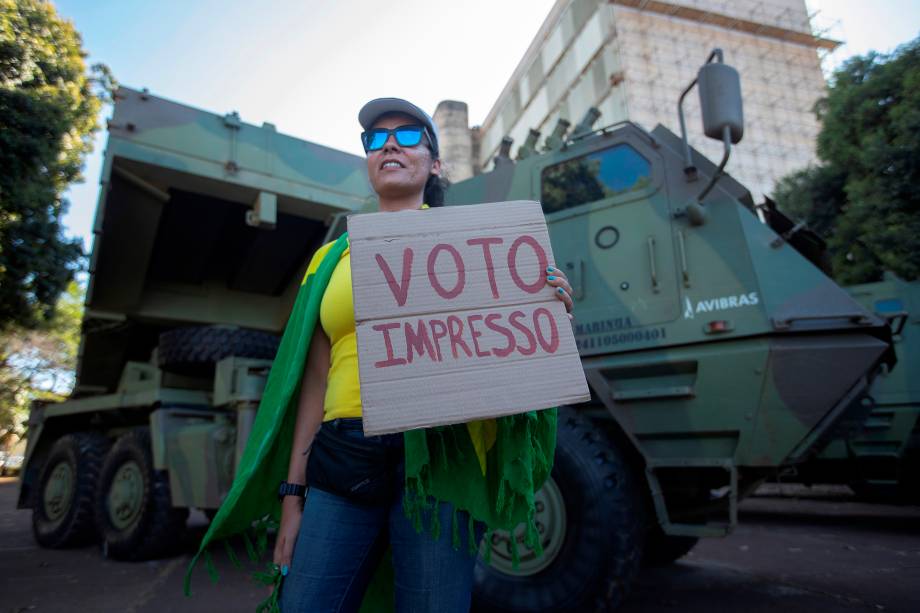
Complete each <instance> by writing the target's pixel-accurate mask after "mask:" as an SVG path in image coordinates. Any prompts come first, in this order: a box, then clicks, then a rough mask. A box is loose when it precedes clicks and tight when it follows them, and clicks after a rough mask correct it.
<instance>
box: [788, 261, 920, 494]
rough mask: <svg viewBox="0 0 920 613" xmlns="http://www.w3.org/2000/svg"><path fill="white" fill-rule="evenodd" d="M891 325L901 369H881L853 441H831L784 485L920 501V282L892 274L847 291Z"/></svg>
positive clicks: (848, 437)
mask: <svg viewBox="0 0 920 613" xmlns="http://www.w3.org/2000/svg"><path fill="white" fill-rule="evenodd" d="M846 289H847V291H849V292H850V294H851V295H852V296H853V297H854V298H855V299H856V300H858V301H859V302H860V303H861V304H862V305H863V306H864V307H866V308H867V309H869V310H871V311H873V312H874V313H875V314H876V315H878V316H879V317H883V318H885V319H887V320H888V321H889V324H890V326H891V328H892V332H893V335H894V336H893V340H894V349H895V352H896V354H897V359H898V367H897V368H895V369H894V370H893V371H890V372H888V371H886V370H883V371H882V373H881V375H880V376H879V377H877V378H876V379H875V382H874V383H873V387H872V390H871V395H872V397H873V398H874V400H875V406H874V408H873V409H872V412H871V413H870V414H869V416H868V417H867V418H866V420H865V421H864V422H863V423H862V424H861V425H860V426H859V428H857V429H856V430H855V431H853V432H851V433H850V434H849V436H846V437H840V438H837V439H835V440H833V441H831V442H830V443H829V444H828V445H827V447H826V448H825V449H824V450H823V451H822V452H821V453H819V454H817V455H816V456H815V457H813V458H812V459H811V460H809V461H808V462H805V463H803V464H801V465H799V466H795V467H792V468H791V469H790V470H789V472H788V473H787V474H783V475H780V476H779V480H781V481H784V482H803V483H809V484H811V483H840V484H846V485H849V486H850V487H851V488H852V489H853V491H854V492H856V494H857V495H858V496H859V497H860V498H863V499H867V500H879V501H880V500H884V501H891V502H917V501H918V500H920V381H918V380H917V379H916V378H915V377H916V374H917V373H918V371H920V334H918V331H917V325H918V323H920V318H918V312H920V281H912V282H907V281H904V280H902V279H900V278H898V277H897V276H896V275H894V274H893V273H890V272H888V273H885V278H884V279H883V280H882V281H879V282H877V283H864V284H860V285H853V286H850V287H847V288H846Z"/></svg>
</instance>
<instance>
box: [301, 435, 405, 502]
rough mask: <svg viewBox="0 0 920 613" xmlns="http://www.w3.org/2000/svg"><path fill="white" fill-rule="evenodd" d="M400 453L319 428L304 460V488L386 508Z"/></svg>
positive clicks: (399, 449) (392, 492)
mask: <svg viewBox="0 0 920 613" xmlns="http://www.w3.org/2000/svg"><path fill="white" fill-rule="evenodd" d="M403 453H404V452H403V449H402V447H387V446H385V445H379V444H378V445H375V444H372V443H368V442H365V441H361V440H358V439H355V438H351V437H349V436H346V435H345V434H343V433H342V432H339V431H338V430H336V429H335V428H330V427H327V426H326V425H325V424H323V426H322V427H321V428H320V429H319V431H318V432H317V433H316V436H315V437H314V439H313V446H312V447H311V450H310V457H309V459H308V460H307V485H309V486H310V487H315V488H316V489H320V490H323V491H325V492H329V493H331V494H336V495H338V496H342V497H344V498H348V499H349V500H351V501H353V502H357V503H361V504H368V505H380V504H387V503H390V502H392V501H393V499H394V498H395V496H396V493H397V477H398V468H399V464H400V462H402V460H403Z"/></svg>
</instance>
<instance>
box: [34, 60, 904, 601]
mask: <svg viewBox="0 0 920 613" xmlns="http://www.w3.org/2000/svg"><path fill="white" fill-rule="evenodd" d="M708 66H709V67H707V68H704V69H703V70H702V71H701V77H700V80H701V91H705V92H706V93H705V94H704V95H703V98H704V100H703V102H704V104H703V107H704V109H706V110H707V113H709V114H710V115H711V116H710V117H708V118H707V122H706V125H705V131H706V133H707V134H709V135H711V136H712V135H714V136H719V137H720V138H721V139H723V140H724V142H725V143H726V153H727V152H728V150H729V147H730V145H731V144H734V143H736V142H738V140H739V139H740V137H741V131H742V122H741V109H740V94H738V93H737V92H735V94H733V95H729V96H727V97H725V96H722V97H718V96H715V97H714V96H713V93H714V92H715V93H718V92H719V91H722V90H726V91H729V92H731V91H735V90H737V74H736V73H734V71H732V70H731V69H730V68H728V67H727V66H724V65H722V64H721V63H713V64H709V65H708ZM726 69H727V70H726ZM733 73H734V74H733ZM732 79H734V89H732ZM688 91H689V90H688ZM712 100H715V102H707V101H712ZM591 123H592V122H591V120H590V119H589V120H586V121H584V122H582V124H580V125H579V126H577V127H576V128H575V130H574V131H573V132H572V133H571V134H566V133H565V132H566V129H565V126H564V125H563V126H562V128H561V129H559V130H557V132H556V134H554V135H553V137H551V138H550V139H548V141H547V143H546V149H545V150H543V151H541V152H540V153H537V152H536V151H535V144H536V143H535V139H534V142H531V143H529V144H528V146H525V147H524V148H523V149H522V151H520V152H519V155H518V157H519V158H520V159H519V160H518V161H517V162H516V163H515V162H512V161H511V159H510V157H508V156H504V157H502V158H500V159H499V160H497V165H496V166H497V167H496V169H495V170H494V171H492V172H490V173H487V174H483V175H479V176H477V177H474V178H472V179H470V180H468V181H465V182H462V183H458V184H457V185H455V186H454V187H453V188H452V190H451V191H450V192H449V196H448V197H449V198H450V199H451V203H452V204H465V203H472V202H485V201H501V200H513V199H522V198H523V199H538V200H541V201H542V202H543V206H544V208H545V211H546V214H547V221H548V223H549V227H550V235H551V239H552V241H553V246H554V251H555V253H556V256H557V258H558V259H557V262H556V263H557V265H558V266H560V267H561V268H564V270H565V271H566V273H567V274H568V276H569V279H570V280H571V282H572V285H573V288H574V292H575V296H574V297H575V300H576V315H577V317H576V320H575V323H574V325H575V334H576V338H577V341H578V346H579V348H580V351H581V354H582V357H583V364H584V367H585V371H586V373H587V375H588V381H589V383H590V385H591V388H592V395H593V398H592V402H590V403H588V404H586V405H581V406H578V407H568V408H565V409H563V410H562V412H561V413H560V415H561V419H560V427H559V434H558V436H559V439H558V441H559V445H558V451H557V455H556V462H555V468H554V472H553V477H552V479H551V480H550V481H549V482H548V483H547V484H546V486H545V487H544V488H543V490H542V491H541V492H540V494H539V496H538V501H537V513H538V517H537V519H538V522H539V524H540V530H541V531H542V533H543V545H544V547H543V548H544V553H543V554H542V555H541V556H536V555H534V554H533V553H532V552H529V551H527V550H526V549H524V547H523V545H522V544H521V540H522V538H521V535H518V534H512V535H509V534H504V535H501V534H499V535H496V537H495V539H494V540H493V541H492V542H491V543H488V544H485V546H488V547H490V548H491V550H492V555H491V559H492V564H491V566H486V565H484V564H483V565H481V566H480V567H479V568H478V569H477V588H476V594H475V601H476V607H478V608H480V609H492V610H528V611H531V610H553V609H555V610H559V609H565V610H581V609H584V608H598V607H601V608H609V607H614V606H616V605H617V604H619V602H621V601H622V599H623V598H624V597H625V595H626V594H627V592H628V590H629V586H630V584H631V582H632V580H633V578H634V577H635V575H636V574H637V572H638V571H639V568H640V565H641V563H642V561H643V559H644V560H646V561H664V560H668V559H675V558H676V557H679V556H680V555H682V553H685V552H686V551H688V550H689V548H690V547H692V545H693V544H694V543H695V542H696V539H698V538H699V537H702V536H721V535H724V534H726V533H728V532H729V531H730V530H731V529H732V527H733V526H734V525H735V524H736V522H737V505H738V500H739V499H740V498H741V497H742V496H743V495H744V494H746V493H747V492H749V491H750V490H751V489H752V488H754V487H756V485H757V484H758V483H760V482H761V481H762V480H763V479H765V478H766V477H768V476H770V475H772V474H775V473H776V472H777V471H778V470H781V469H784V468H786V467H789V466H793V465H796V464H798V463H800V462H802V461H804V460H805V459H807V458H808V457H810V456H811V455H813V454H815V453H817V452H819V451H820V450H821V449H822V447H823V445H824V444H826V442H827V441H830V440H831V439H833V438H835V437H836V436H838V434H839V431H840V430H841V429H842V428H846V427H847V426H848V425H849V424H853V423H857V424H858V423H861V422H862V420H863V419H864V418H865V416H866V414H867V413H868V411H870V410H871V409H872V400H871V398H870V397H869V396H868V395H867V393H866V392H867V390H868V387H869V384H870V382H871V380H872V379H873V377H874V376H875V374H876V372H878V371H879V370H881V369H883V368H884V367H885V365H886V364H888V365H892V364H893V363H894V360H893V354H892V352H891V351H890V345H889V340H890V334H889V329H888V327H887V326H886V324H885V321H884V319H882V318H880V317H877V316H875V315H873V314H872V313H871V312H869V311H867V310H865V309H864V308H863V307H861V306H860V305H859V304H858V303H857V302H855V301H854V300H852V299H851V298H850V297H849V296H848V295H847V294H846V293H845V292H844V291H842V290H841V289H840V288H839V287H838V286H836V285H835V284H834V283H833V282H832V281H831V280H830V279H829V278H828V277H827V276H826V275H824V274H823V273H822V272H821V271H820V270H819V269H818V268H816V267H815V266H813V265H812V264H811V263H809V262H808V261H807V260H806V259H805V258H804V257H803V256H801V255H800V254H799V253H798V251H796V249H794V248H793V247H792V246H790V244H789V240H791V239H794V238H796V237H795V233H789V232H787V231H786V230H785V229H781V230H780V231H779V233H777V232H775V231H774V230H773V229H771V228H770V227H769V226H768V225H765V224H763V223H762V222H761V221H760V220H759V219H758V217H757V215H756V214H755V207H754V203H753V201H752V199H751V196H750V194H749V193H748V191H747V190H746V189H745V188H744V187H743V186H741V185H740V184H738V183H737V182H736V181H735V180H733V179H732V178H731V177H730V176H728V175H726V174H722V173H721V168H723V167H724V163H725V161H727V155H726V158H725V159H724V160H723V161H722V164H721V165H720V167H716V166H715V165H714V164H712V163H711V162H709V161H708V160H706V159H705V158H703V157H702V156H701V155H700V154H698V153H697V152H696V151H693V150H692V149H691V148H690V147H688V146H687V145H686V141H685V140H682V139H681V138H680V137H678V136H676V135H674V134H672V133H671V132H669V131H668V130H666V129H665V128H663V127H660V126H659V127H658V128H656V129H655V130H654V131H652V132H651V133H649V132H646V131H645V130H643V129H642V128H640V127H639V126H636V125H633V124H630V123H624V124H620V125H615V126H608V127H606V128H602V129H599V130H594V129H592V127H591ZM109 132H110V137H109V144H108V147H107V150H106V156H105V165H104V169H103V176H102V183H103V188H104V189H103V190H102V192H101V195H100V202H99V207H98V213H97V221H96V227H95V232H96V241H95V245H94V249H93V256H92V263H91V271H90V272H91V281H90V286H89V292H88V296H87V311H86V314H85V318H84V330H83V332H84V336H83V342H82V346H81V353H80V358H79V366H78V372H77V387H76V389H75V390H74V393H73V396H72V398H71V399H69V400H68V401H67V402H64V403H61V404H56V405H46V406H37V407H35V409H34V410H33V412H32V415H31V418H30V438H29V448H28V451H27V458H26V463H25V467H24V471H23V482H22V487H21V491H20V496H19V506H20V507H31V508H32V509H33V526H34V532H35V536H36V539H37V540H38V542H39V543H41V544H42V545H44V546H49V547H60V546H66V545H69V544H74V543H79V542H84V541H86V540H91V539H93V538H97V537H98V536H101V538H102V541H103V543H104V548H105V550H106V551H107V553H108V555H110V556H113V557H118V558H130V559H136V558H143V557H150V556H155V555H161V554H163V553H165V552H167V551H169V549H170V545H171V543H173V542H175V540H176V533H178V531H179V528H181V526H182V525H183V522H184V520H185V516H186V514H187V511H188V509H189V508H191V507H197V508H201V509H205V510H208V509H215V508H216V507H217V506H218V505H219V503H220V500H221V498H222V496H223V495H224V494H225V493H226V492H227V490H228V488H229V485H230V482H231V480H232V477H233V472H234V469H235V465H236V458H238V457H239V454H240V451H241V449H242V446H243V445H244V443H245V440H246V436H247V433H248V430H249V427H250V424H251V423H252V419H253V414H254V412H255V410H256V407H257V405H258V399H259V397H260V394H261V389H262V385H263V384H264V379H265V375H266V372H267V369H268V368H269V365H270V359H271V357H272V355H273V351H274V348H275V343H276V342H277V340H276V338H277V337H276V336H275V335H276V334H277V333H279V332H280V331H281V330H282V329H283V326H284V323H285V319H286V317H287V315H288V313H289V311H290V308H291V305H292V303H293V299H294V292H295V290H296V289H297V284H298V283H299V281H300V279H301V276H302V273H303V271H304V268H305V266H306V263H307V260H308V258H309V255H310V254H311V252H312V251H313V249H315V248H316V247H317V246H318V245H319V244H321V243H322V242H324V241H325V240H328V239H329V238H330V237H332V236H335V235H336V234H337V233H338V232H340V231H341V230H342V224H341V219H342V216H341V215H339V217H338V219H339V222H337V223H332V224H331V225H328V222H329V221H330V220H331V219H332V218H333V217H334V216H335V215H337V214H341V213H343V212H349V211H357V210H363V209H364V208H366V207H367V206H369V205H371V204H372V201H371V200H370V189H369V187H368V185H367V183H366V179H365V171H364V161H363V160H362V159H361V158H358V157H355V156H351V155H347V154H345V153H341V152H338V151H334V150H330V149H327V148H324V147H320V146H317V145H314V144H311V143H307V142H303V141H298V140H295V139H292V138H289V137H286V136H282V135H279V134H277V132H276V131H275V130H274V129H273V127H272V126H270V125H267V124H266V125H264V126H262V127H256V126H250V125H246V124H243V123H241V122H240V120H239V118H238V117H237V116H235V115H233V114H231V115H226V116H217V115H211V114H208V113H204V112H201V111H197V110H194V109H190V108H188V107H184V106H181V105H178V104H175V103H171V102H167V101H165V100H162V99H158V98H155V97H153V96H150V95H149V94H147V93H146V92H138V91H133V90H128V89H122V90H120V91H119V94H118V100H117V101H116V105H115V113H114V117H113V119H112V121H111V123H110V125H109ZM776 227H779V226H776ZM514 548H516V549H517V551H518V553H519V554H520V557H521V563H520V565H514V564H513V563H512V561H511V560H512V558H513V554H512V552H513V550H514Z"/></svg>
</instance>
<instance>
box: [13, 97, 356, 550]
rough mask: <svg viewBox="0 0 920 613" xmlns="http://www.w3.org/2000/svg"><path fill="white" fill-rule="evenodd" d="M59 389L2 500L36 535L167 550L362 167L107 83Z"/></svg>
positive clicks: (238, 439) (257, 389)
mask: <svg viewBox="0 0 920 613" xmlns="http://www.w3.org/2000/svg"><path fill="white" fill-rule="evenodd" d="M108 133H109V138H108V143H107V145H106V151H105V156H104V163H103V169H102V177H101V190H100V196H99V203H98V208H97V213H96V219H95V224H94V228H93V232H94V234H95V241H94V244H93V250H92V255H91V260H90V265H89V272H90V277H89V286H88V289H87V295H86V311H85V314H84V318H83V329H82V340H81V344H80V349H79V357H78V366H77V372H76V386H75V388H74V391H73V394H72V395H71V397H70V398H69V399H68V400H67V401H66V402H63V403H60V404H48V405H41V406H36V407H34V408H33V410H32V411H31V415H30V418H29V444H28V448H27V452H26V462H25V468H24V471H23V474H22V485H21V489H20V493H19V501H18V504H19V507H20V508H22V507H31V508H32V509H33V513H32V527H33V532H34V534H35V538H36V540H37V541H38V542H39V543H40V544H41V545H43V546H47V547H63V546H68V545H76V544H80V543H85V542H88V541H92V540H97V539H98V538H99V537H100V536H101V538H102V541H103V544H104V548H105V551H106V553H107V555H109V556H111V557H115V558H122V559H144V558H149V557H154V556H159V555H164V554H166V553H168V552H170V551H172V550H173V548H174V545H175V544H176V543H177V542H178V540H179V536H180V535H181V528H182V526H184V522H185V518H186V516H187V514H188V509H190V508H195V507H197V508H200V509H205V510H209V511H211V512H213V510H214V509H216V508H217V507H218V506H219V505H220V502H221V500H222V497H223V496H224V495H225V494H226V492H227V491H228V489H229V487H230V484H231V482H232V479H233V474H234V470H235V466H236V463H237V460H238V458H239V457H240V455H241V453H242V449H243V446H244V445H245V442H246V436H247V434H248V432H249V430H250V428H251V424H252V422H253V419H254V416H255V411H256V408H257V406H258V401H259V398H260V396H261V391H262V387H263V386H264V383H265V378H266V374H267V372H268V370H269V368H270V366H271V360H272V358H273V357H274V354H275V351H276V350H277V344H278V336H277V335H278V334H279V333H280V332H281V331H282V330H283V328H284V325H285V322H286V321H287V317H288V315H289V313H290V310H291V307H292V305H293V303H294V299H295V297H296V293H297V289H298V287H299V285H300V281H301V279H302V277H303V274H304V272H305V269H306V264H307V261H308V259H309V256H310V255H311V254H312V253H313V251H314V250H315V249H316V248H317V247H318V246H320V245H321V244H322V243H323V242H324V240H325V238H326V234H327V232H328V226H329V222H330V220H331V219H332V218H333V217H334V216H335V215H336V214H337V213H340V212H342V211H354V210H360V209H362V208H365V207H366V206H368V205H369V204H370V201H369V200H368V198H369V196H370V193H371V190H370V187H369V185H368V183H367V179H366V169H365V162H364V159H363V158H360V157H356V156H353V155H350V154H347V153H343V152H341V151H336V150H334V149H330V148H328V147H322V146H319V145H316V144H312V143H308V142H304V141H302V140H299V139H295V138H292V137H290V136H285V135H282V134H279V133H278V132H277V130H276V129H275V127H274V126H273V125H271V124H268V123H266V124H263V125H262V126H253V125H248V124H245V123H243V122H242V121H240V118H239V116H238V115H237V114H235V113H231V114H228V115H224V116H219V115H214V114H211V113H206V112H203V111H200V110H197V109H193V108H190V107H187V106H183V105H180V104H177V103H174V102H171V101H168V100H164V99H161V98H157V97H154V96H152V95H150V94H149V93H148V92H147V91H135V90H131V89H128V88H121V89H119V90H118V92H117V94H116V99H115V105H114V114H113V117H112V119H111V120H110V121H109V122H108Z"/></svg>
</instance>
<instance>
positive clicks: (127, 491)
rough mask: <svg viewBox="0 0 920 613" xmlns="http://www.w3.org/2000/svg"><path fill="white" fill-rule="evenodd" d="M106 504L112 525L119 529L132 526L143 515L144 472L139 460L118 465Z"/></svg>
mask: <svg viewBox="0 0 920 613" xmlns="http://www.w3.org/2000/svg"><path fill="white" fill-rule="evenodd" d="M106 506H107V508H108V512H109V518H110V520H111V522H112V525H113V526H114V527H115V528H116V529H118V530H124V529H126V528H129V527H131V526H132V525H133V524H134V523H135V522H136V521H137V519H138V518H139V517H140V515H141V511H142V510H143V506H144V473H143V471H142V470H141V467H140V466H139V465H138V463H137V462H134V461H128V462H125V463H124V464H122V465H121V466H119V467H118V470H117V471H116V472H115V476H114V477H113V478H112V484H111V486H110V487H109V493H108V495H107V496H106Z"/></svg>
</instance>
